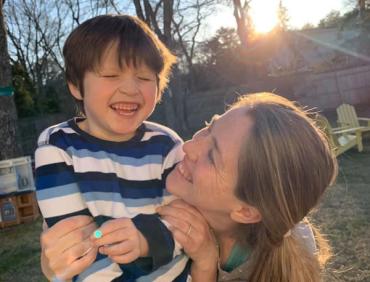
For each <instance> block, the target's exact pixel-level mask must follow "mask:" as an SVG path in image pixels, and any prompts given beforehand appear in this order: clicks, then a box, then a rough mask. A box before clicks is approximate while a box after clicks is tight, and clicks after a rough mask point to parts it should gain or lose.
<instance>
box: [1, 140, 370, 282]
mask: <svg viewBox="0 0 370 282" xmlns="http://www.w3.org/2000/svg"><path fill="white" fill-rule="evenodd" d="M364 145H365V150H364V152H362V153H358V152H357V151H356V150H351V151H349V152H347V153H345V154H343V155H342V156H341V157H340V158H339V166H340V172H339V177H338V180H337V184H336V185H335V186H333V187H332V188H330V189H329V191H328V192H327V194H326V195H325V198H324V200H323V202H322V204H321V205H320V206H319V208H318V209H317V210H316V211H315V212H314V213H313V214H312V218H313V221H314V222H315V223H316V224H317V225H319V226H320V227H321V228H322V231H323V233H325V234H326V235H327V238H328V239H329V240H330V243H331V245H332V247H333V253H334V256H333V258H332V260H331V262H330V264H329V265H328V271H327V275H326V278H325V281H330V282H332V281H370V252H369V250H370V236H369V234H370V204H369V203H370V170H369V169H370V139H369V137H367V140H365V142H364ZM40 230H41V219H38V220H37V221H35V222H33V223H28V224H23V225H19V226H16V227H11V228H7V229H3V230H0V242H1V243H0V257H1V260H0V281H4V282H8V281H17V282H22V281H46V280H45V279H44V278H43V276H42V274H41V271H40V266H39V255H40V245H39V233H40Z"/></svg>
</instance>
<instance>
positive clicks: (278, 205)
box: [232, 93, 337, 282]
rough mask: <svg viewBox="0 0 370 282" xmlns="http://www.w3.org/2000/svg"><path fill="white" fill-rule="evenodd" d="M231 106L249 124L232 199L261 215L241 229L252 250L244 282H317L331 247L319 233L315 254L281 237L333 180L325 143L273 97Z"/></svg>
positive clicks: (301, 116)
mask: <svg viewBox="0 0 370 282" xmlns="http://www.w3.org/2000/svg"><path fill="white" fill-rule="evenodd" d="M236 107H243V108H244V107H245V108H246V115H247V116H248V117H250V118H251V119H252V121H253V126H252V129H251V132H250V135H249V136H248V138H247V139H246V141H245V144H244V146H242V149H241V156H240V159H239V164H238V182H237V187H236V196H237V197H238V198H239V199H240V200H242V201H244V202H246V203H248V204H249V205H251V206H254V207H255V208H257V209H258V210H259V212H260V213H261V215H262V220H261V222H259V223H256V224H248V225H242V226H241V232H240V236H241V238H242V242H244V243H246V244H247V245H249V246H250V247H251V248H252V249H253V251H252V254H251V257H250V258H249V259H248V265H249V268H248V269H249V271H248V273H249V274H248V275H249V278H248V281H250V282H256V281H274V282H297V281H305V282H310V281H312V282H313V281H315V282H316V281H320V272H321V269H320V267H323V265H324V264H325V262H326V261H327V259H328V258H329V257H330V248H329V246H328V244H327V243H326V241H325V240H324V239H323V237H322V236H321V235H320V233H319V231H318V229H316V228H314V233H315V237H316V244H317V246H318V252H317V253H316V254H312V251H310V250H309V249H308V247H307V246H306V244H305V243H304V242H303V240H302V238H301V236H297V234H295V233H294V232H293V233H292V234H291V235H290V236H286V234H289V231H290V230H292V229H293V227H294V226H295V225H296V224H297V223H299V222H300V221H302V220H303V219H304V218H305V217H306V216H307V214H308V213H309V212H310V211H311V210H312V208H313V207H315V206H316V204H317V203H318V201H319V200H320V198H321V196H322V195H323V193H324V191H325V190H326V188H327V187H328V186H330V185H331V184H332V183H333V182H334V180H335V178H336V175H337V162H336V159H335V157H334V155H333V153H332V151H331V149H330V147H329V145H328V142H327V140H326V138H325V136H324V134H323V133H322V132H321V131H320V130H319V129H318V128H317V127H316V126H315V124H314V122H313V121H312V120H311V119H310V118H308V117H307V115H306V114H305V112H304V111H303V110H302V109H300V108H299V107H297V106H296V105H294V104H293V103H292V102H291V101H289V100H287V99H285V98H283V97H280V96H278V95H274V94H271V93H258V94H252V95H246V96H243V97H241V98H240V99H239V101H238V102H237V103H236V104H234V105H233V106H232V108H236ZM284 235H285V236H284Z"/></svg>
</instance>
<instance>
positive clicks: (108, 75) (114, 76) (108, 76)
mask: <svg viewBox="0 0 370 282" xmlns="http://www.w3.org/2000/svg"><path fill="white" fill-rule="evenodd" d="M102 77H104V78H117V77H118V75H117V74H106V75H102Z"/></svg>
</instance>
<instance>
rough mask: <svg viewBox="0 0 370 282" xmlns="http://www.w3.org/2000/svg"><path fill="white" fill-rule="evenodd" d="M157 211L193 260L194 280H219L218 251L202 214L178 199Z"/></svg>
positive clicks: (192, 274) (205, 281)
mask: <svg viewBox="0 0 370 282" xmlns="http://www.w3.org/2000/svg"><path fill="white" fill-rule="evenodd" d="M157 211H158V213H159V214H160V215H161V216H162V217H163V219H164V220H166V221H167V222H168V223H170V225H171V227H170V230H171V231H172V233H173V236H174V238H175V240H176V241H178V242H179V243H180V244H181V245H182V246H183V248H184V251H185V253H186V254H187V255H188V256H189V257H190V258H191V259H192V261H193V262H192V266H191V276H192V281H194V282H197V281H202V282H207V281H212V282H214V281H216V280H217V264H218V248H217V244H216V240H215V238H214V235H213V232H212V231H211V229H210V228H209V225H208V223H207V221H206V220H205V218H204V217H203V215H202V214H201V213H200V212H199V211H198V210H197V209H195V208H194V207H192V206H190V205H189V204H187V203H185V202H184V201H182V200H175V201H173V202H171V203H170V204H169V205H167V206H163V207H160V208H159V209H158V210H157Z"/></svg>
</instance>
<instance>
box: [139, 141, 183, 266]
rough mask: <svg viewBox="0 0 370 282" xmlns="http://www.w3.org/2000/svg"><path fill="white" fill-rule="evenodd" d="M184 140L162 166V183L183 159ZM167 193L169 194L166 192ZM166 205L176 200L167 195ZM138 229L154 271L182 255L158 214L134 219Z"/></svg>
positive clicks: (178, 143) (175, 144)
mask: <svg viewBox="0 0 370 282" xmlns="http://www.w3.org/2000/svg"><path fill="white" fill-rule="evenodd" d="M183 156H184V153H183V151H182V140H181V139H179V140H178V142H176V143H174V145H173V146H172V148H171V149H170V150H169V152H168V154H167V156H166V158H165V160H164V162H163V166H162V181H163V185H165V183H166V178H167V175H168V174H169V173H170V172H171V171H172V170H173V169H174V168H175V166H176V164H177V163H178V162H179V161H181V160H182V159H183ZM166 193H167V192H166ZM164 199H165V200H164V203H163V204H166V203H168V202H170V201H172V200H174V199H175V198H174V197H173V196H171V195H169V194H168V193H167V195H165V196H164ZM132 220H133V222H134V224H135V226H136V228H137V229H138V230H139V231H140V232H141V234H142V235H143V236H144V237H145V238H146V240H147V243H148V246H149V255H148V256H149V257H150V258H151V260H152V271H153V270H155V269H157V268H158V267H160V266H162V265H165V264H167V263H169V262H170V261H171V260H173V258H174V257H176V256H177V255H179V254H182V246H181V245H180V244H179V243H177V242H176V241H175V240H174V239H173V235H172V232H171V231H170V230H169V229H168V223H167V222H166V221H164V220H162V219H161V217H160V216H159V215H158V214H155V215H152V214H151V215H147V214H140V215H137V216H136V217H134V218H133V219H132Z"/></svg>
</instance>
